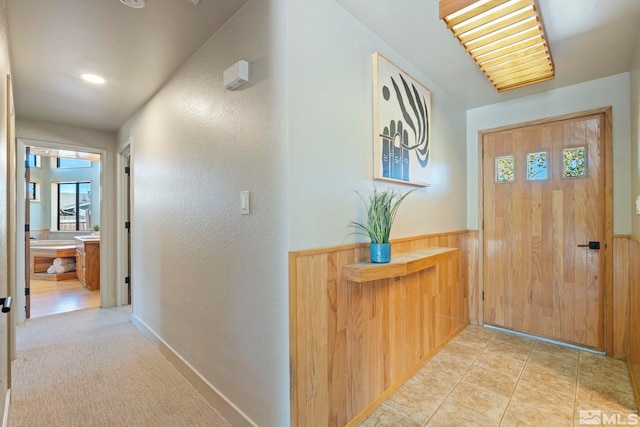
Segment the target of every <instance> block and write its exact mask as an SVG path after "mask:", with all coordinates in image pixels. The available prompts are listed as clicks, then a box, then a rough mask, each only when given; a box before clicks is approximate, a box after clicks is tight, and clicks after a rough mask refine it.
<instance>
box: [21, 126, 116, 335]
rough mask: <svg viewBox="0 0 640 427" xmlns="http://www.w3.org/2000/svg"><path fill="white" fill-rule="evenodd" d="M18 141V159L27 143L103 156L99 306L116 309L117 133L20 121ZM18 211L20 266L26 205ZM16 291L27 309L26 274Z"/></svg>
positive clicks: (22, 313) (22, 311) (22, 319)
mask: <svg viewBox="0 0 640 427" xmlns="http://www.w3.org/2000/svg"><path fill="white" fill-rule="evenodd" d="M16 138H17V139H18V144H17V145H18V156H24V145H25V143H27V144H29V145H39V146H42V147H51V148H67V149H72V150H73V149H76V150H78V151H86V152H96V153H101V154H103V155H102V157H101V163H100V181H101V186H102V191H101V192H100V198H101V200H100V211H101V214H100V218H101V222H100V236H101V245H100V265H101V269H100V304H101V306H102V307H112V306H115V305H116V304H117V303H118V302H117V283H116V277H115V271H116V246H115V241H116V239H115V235H116V234H115V218H116V215H115V191H116V187H115V181H116V180H115V175H116V174H115V145H116V136H115V134H113V133H110V132H104V131H97V130H92V129H83V128H78V127H74V126H68V125H61V124H56V123H50V122H45V121H37V120H29V119H18V120H16ZM20 147H21V148H20ZM17 165H18V168H17V171H16V180H17V182H18V183H20V182H23V181H22V180H21V178H20V177H22V176H24V175H23V174H24V163H23V162H18V163H17ZM22 191H24V190H23V189H22V187H21V186H18V195H20V194H22V193H21V192H22ZM19 200H21V199H20V198H19ZM16 209H17V218H18V225H17V230H18V238H17V240H16V264H17V265H18V266H21V265H24V239H22V238H21V236H22V233H21V232H20V231H19V230H24V206H22V203H18V204H17V206H16ZM18 271H19V272H20V271H21V270H20V269H19V270H18ZM16 288H17V290H18V293H17V295H16V306H17V307H24V292H23V290H24V275H22V274H18V275H17V276H16ZM16 319H17V321H18V323H21V322H23V321H24V320H25V313H24V310H17V311H16Z"/></svg>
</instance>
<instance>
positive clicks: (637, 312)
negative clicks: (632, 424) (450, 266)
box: [627, 237, 640, 408]
mask: <svg viewBox="0 0 640 427" xmlns="http://www.w3.org/2000/svg"><path fill="white" fill-rule="evenodd" d="M629 279H630V281H629V331H633V333H630V334H629V357H628V358H627V365H628V367H629V372H630V374H631V380H632V382H633V391H634V394H635V397H636V404H637V406H638V407H639V408H640V333H638V331H640V239H639V238H637V237H631V238H630V239H629Z"/></svg>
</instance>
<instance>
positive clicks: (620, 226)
mask: <svg viewBox="0 0 640 427" xmlns="http://www.w3.org/2000/svg"><path fill="white" fill-rule="evenodd" d="M629 90H630V81H629V73H622V74H618V75H615V76H611V77H605V78H602V79H598V80H593V81H590V82H587V83H582V84H578V85H574V86H569V87H565V88H562V89H555V90H551V91H548V92H543V93H539V94H536V95H531V96H527V97H523V98H518V99H514V100H511V101H506V102H501V103H498V104H493V105H488V106H486V107H480V108H476V109H472V110H469V111H468V113H467V161H468V164H467V167H468V169H467V170H468V175H467V184H468V194H469V197H468V201H467V211H468V215H467V224H468V228H469V229H478V179H479V178H478V176H479V175H478V132H479V131H480V130H484V129H491V128H495V127H499V126H504V125H511V124H516V123H521V122H527V121H531V120H537V119H542V118H546V117H553V116H559V115H562V114H569V113H575V112H579V111H585V110H590V109H594V108H600V107H607V106H612V107H613V108H612V114H613V124H612V126H613V181H614V182H613V205H614V206H613V232H614V233H615V234H629V233H630V232H631V200H630V197H629V194H630V193H631V189H630V173H631V172H630V171H631V165H630V161H629V152H630V149H631V147H630V138H631V135H630V130H631V128H630V120H631V119H630V108H629Z"/></svg>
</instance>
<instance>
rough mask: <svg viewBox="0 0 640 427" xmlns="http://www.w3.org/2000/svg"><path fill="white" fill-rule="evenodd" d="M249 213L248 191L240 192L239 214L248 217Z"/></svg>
mask: <svg viewBox="0 0 640 427" xmlns="http://www.w3.org/2000/svg"><path fill="white" fill-rule="evenodd" d="M250 212H251V204H250V200H249V191H248V190H244V191H241V192H240V213H241V214H242V215H249V213H250Z"/></svg>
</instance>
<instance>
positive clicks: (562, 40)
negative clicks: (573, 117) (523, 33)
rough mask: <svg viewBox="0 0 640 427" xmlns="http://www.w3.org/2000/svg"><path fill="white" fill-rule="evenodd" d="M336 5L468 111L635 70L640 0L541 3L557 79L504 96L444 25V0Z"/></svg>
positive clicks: (344, 0) (353, 0) (355, 0)
mask: <svg viewBox="0 0 640 427" xmlns="http://www.w3.org/2000/svg"><path fill="white" fill-rule="evenodd" d="M336 2H337V3H339V4H341V5H342V6H343V7H344V8H345V9H347V10H348V11H349V12H350V13H351V14H352V15H353V16H354V17H356V18H357V19H359V20H360V21H361V22H362V23H363V24H364V25H366V26H367V27H369V28H370V29H371V30H372V31H373V32H374V33H376V34H377V35H378V36H379V37H380V38H382V39H383V40H384V41H385V42H387V43H388V44H389V45H390V46H391V47H393V48H394V49H395V50H397V51H398V52H399V53H400V54H401V55H402V56H403V57H405V58H406V59H408V60H409V61H411V63H412V64H413V65H415V66H416V67H417V68H418V69H420V70H421V71H422V72H423V73H424V74H425V75H427V76H428V77H429V78H430V79H431V80H432V81H433V82H434V83H435V84H437V85H438V86H440V87H441V88H442V89H444V90H445V91H446V92H447V93H448V94H449V95H451V96H452V97H453V98H455V99H457V100H458V101H459V102H460V103H461V104H462V105H464V106H465V107H467V108H475V107H480V106H483V105H488V104H493V103H496V102H502V101H506V100H508V99H512V98H517V97H521V96H525V95H530V94H533V93H536V92H543V91H547V90H550V89H554V88H559V87H564V86H570V85H573V84H577V83H582V82H586V81H589V80H593V79H597V78H601V77H606V76H611V75H614V74H619V73H623V72H627V71H630V69H631V62H632V58H633V53H634V50H635V45H636V42H637V41H638V35H639V34H640V25H639V23H640V1H638V0H537V3H538V6H539V9H540V13H541V15H542V20H543V22H544V27H545V31H546V34H547V39H548V41H549V46H550V49H551V54H552V56H553V61H554V64H555V69H556V77H555V79H553V80H550V81H547V82H543V83H538V84H535V85H531V86H527V87H524V88H521V89H515V90H511V91H507V92H503V93H498V92H497V91H496V89H495V88H494V87H493V86H492V85H491V83H490V82H489V81H488V80H487V79H486V78H485V77H484V74H482V72H481V71H480V70H479V68H478V66H477V65H476V64H475V63H474V62H473V60H472V59H471V57H470V56H469V55H468V54H467V53H466V52H465V51H464V49H463V48H462V46H460V45H459V44H458V41H457V40H456V39H454V37H453V35H452V34H451V32H450V31H449V30H447V28H446V26H445V24H444V22H442V21H440V20H439V17H438V16H439V13H438V0H394V1H388V0H368V1H365V0H336ZM394 23H395V24H394ZM398 23H400V24H398ZM390 24H391V25H390ZM399 28H401V31H399V30H398V29H399Z"/></svg>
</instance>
